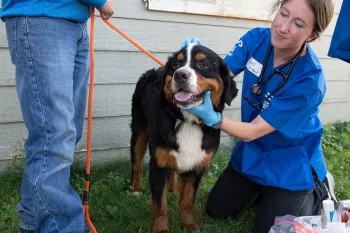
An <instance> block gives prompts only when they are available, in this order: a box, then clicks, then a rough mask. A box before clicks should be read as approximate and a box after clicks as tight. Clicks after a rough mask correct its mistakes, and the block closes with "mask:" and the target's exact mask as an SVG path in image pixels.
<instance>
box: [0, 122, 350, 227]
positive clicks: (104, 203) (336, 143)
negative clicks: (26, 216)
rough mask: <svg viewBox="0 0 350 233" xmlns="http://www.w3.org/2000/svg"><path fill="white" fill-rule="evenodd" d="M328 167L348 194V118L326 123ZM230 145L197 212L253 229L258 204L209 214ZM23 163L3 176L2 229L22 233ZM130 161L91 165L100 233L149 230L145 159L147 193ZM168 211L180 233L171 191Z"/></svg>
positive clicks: (79, 177) (78, 174)
mask: <svg viewBox="0 0 350 233" xmlns="http://www.w3.org/2000/svg"><path fill="white" fill-rule="evenodd" d="M322 145H323V149H324V152H325V157H326V160H327V167H328V169H329V170H330V171H331V172H332V173H333V175H334V176H335V180H336V196H337V197H338V199H340V200H342V199H350V171H349V169H350V123H341V124H336V125H325V133H324V136H323V140H322ZM229 156H230V150H228V149H226V148H221V149H220V150H219V151H218V153H217V154H216V156H215V158H214V160H213V163H212V165H211V166H210V168H209V169H208V171H207V173H206V175H205V177H204V178H203V180H202V182H201V184H200V188H199V191H198V195H197V199H196V203H195V214H196V216H197V219H198V222H199V224H200V226H201V229H202V231H201V232H208V233H209V232H218V233H225V232H230V233H232V232H235V233H250V232H252V226H253V223H254V219H255V209H254V208H250V209H248V210H247V211H246V212H244V213H242V215H241V216H239V217H238V218H236V219H231V220H213V219H210V218H209V217H207V216H206V214H205V202H206V199H207V196H208V193H209V191H210V189H211V187H212V186H213V184H214V182H215V180H216V179H217V177H218V175H219V174H220V173H221V172H222V170H223V169H224V168H225V167H226V166H227V163H228V160H229ZM22 167H23V165H22V163H21V162H18V161H17V162H15V163H14V165H13V166H12V167H11V168H10V169H9V170H8V171H7V172H6V174H4V175H2V176H1V177H0V179H1V186H0V206H1V210H0V232H1V233H2V232H6V233H12V232H13V233H15V232H18V224H19V216H18V214H17V212H16V210H15V206H16V203H17V202H18V201H19V187H20V181H21V177H22ZM130 171H131V164H130V162H129V161H128V160H127V161H126V160H121V161H114V162H111V163H109V164H106V165H104V166H99V167H93V169H92V176H91V179H92V185H91V189H90V193H89V200H90V216H91V219H92V221H93V223H94V225H95V227H96V229H97V230H98V232H99V233H102V232H106V233H107V232H108V233H118V232H123V233H126V232H130V233H141V232H150V228H151V216H152V214H151V201H150V191H149V188H148V178H147V175H148V170H147V163H145V169H144V172H143V177H144V179H143V187H144V191H143V192H144V195H143V196H140V197H135V196H132V195H130V193H129V190H130V187H129V185H130V174H131V172H130ZM84 177H85V174H84V171H83V170H82V169H79V168H78V167H76V166H75V167H73V169H72V177H71V183H72V184H73V186H74V187H75V189H76V190H77V191H78V192H79V193H82V190H83V187H84ZM168 200H169V202H168V214H169V223H170V226H171V231H172V232H173V233H179V232H182V231H181V229H180V227H179V226H180V224H179V216H178V206H177V201H176V194H175V193H170V194H169V196H168Z"/></svg>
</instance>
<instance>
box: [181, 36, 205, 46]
mask: <svg viewBox="0 0 350 233" xmlns="http://www.w3.org/2000/svg"><path fill="white" fill-rule="evenodd" d="M191 43H195V44H198V45H203V43H202V42H201V41H200V40H199V39H198V38H196V37H193V38H189V39H186V40H185V41H184V42H183V43H182V44H181V48H183V47H186V46H187V45H189V44H191Z"/></svg>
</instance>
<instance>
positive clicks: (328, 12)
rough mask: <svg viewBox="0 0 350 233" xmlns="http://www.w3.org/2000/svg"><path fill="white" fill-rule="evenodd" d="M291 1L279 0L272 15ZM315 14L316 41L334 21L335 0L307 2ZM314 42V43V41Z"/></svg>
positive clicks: (312, 0)
mask: <svg viewBox="0 0 350 233" xmlns="http://www.w3.org/2000/svg"><path fill="white" fill-rule="evenodd" d="M288 1H290V0H278V1H277V2H276V3H275V4H274V5H273V7H272V10H271V14H273V13H274V12H276V11H278V10H279V9H280V8H281V7H282V6H283V5H284V4H285V3H287V2H288ZM305 1H306V3H307V4H308V5H309V7H310V9H311V10H312V12H313V13H314V17H315V25H314V29H313V34H314V36H315V38H314V39H313V40H315V39H317V38H319V37H320V35H321V33H322V32H323V31H324V30H325V29H326V28H327V27H328V25H329V23H330V22H331V20H332V17H333V12H334V0H305ZM313 40H312V41H313Z"/></svg>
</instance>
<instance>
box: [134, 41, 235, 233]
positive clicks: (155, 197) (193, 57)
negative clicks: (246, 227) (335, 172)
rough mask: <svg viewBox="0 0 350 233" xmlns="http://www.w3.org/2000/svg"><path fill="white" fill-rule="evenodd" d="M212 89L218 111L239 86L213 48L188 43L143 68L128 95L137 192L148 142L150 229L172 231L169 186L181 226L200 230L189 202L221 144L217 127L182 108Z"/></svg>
mask: <svg viewBox="0 0 350 233" xmlns="http://www.w3.org/2000/svg"><path fill="white" fill-rule="evenodd" d="M208 90H210V91H211V95H210V98H211V100H212V103H213V107H214V110H215V111H217V112H222V110H223V109H224V107H225V103H226V104H227V105H230V104H231V101H232V100H233V99H234V98H235V97H236V95H237V92H238V89H237V88H236V83H235V81H234V80H233V76H231V75H230V72H229V70H228V67H227V65H226V64H225V62H224V61H223V59H222V58H220V57H219V56H218V55H217V54H216V53H215V52H213V51H212V50H210V49H209V48H207V47H205V46H201V45H197V44H189V45H188V46H187V47H184V48H182V49H181V50H180V51H178V52H175V53H174V54H173V55H172V56H171V57H169V58H168V61H167V63H166V65H165V67H164V68H159V69H157V70H156V69H152V70H149V71H147V72H146V73H144V74H143V75H142V76H141V78H140V79H139V80H138V82H137V84H136V89H135V92H134V94H133V97H132V115H131V116H132V122H131V131H132V135H131V143H130V144H131V145H130V147H131V161H132V181H131V186H132V192H133V193H134V194H140V193H141V191H142V190H141V173H142V161H143V157H144V154H145V151H146V148H147V145H148V148H149V154H150V171H149V184H150V189H151V194H152V213H153V221H152V232H153V233H160V232H162V233H165V232H170V228H169V224H168V217H167V192H169V191H175V188H176V191H177V192H178V201H179V209H180V219H181V227H182V229H185V230H194V231H199V226H198V223H197V221H196V218H195V217H194V216H193V204H194V200H195V196H196V192H197V189H198V186H199V183H200V180H201V178H202V175H203V173H204V171H205V169H206V168H207V166H208V165H209V164H210V161H211V159H212V157H213V155H214V154H215V152H216V151H217V149H218V147H219V144H220V129H214V128H212V127H209V126H207V125H205V124H204V123H203V122H202V120H201V119H200V118H198V117H196V116H195V115H193V114H191V113H189V112H187V111H186V110H185V109H187V108H191V107H194V106H196V105H199V104H201V103H203V96H204V94H203V93H204V92H205V91H208Z"/></svg>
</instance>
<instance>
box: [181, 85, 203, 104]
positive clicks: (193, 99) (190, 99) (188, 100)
mask: <svg viewBox="0 0 350 233" xmlns="http://www.w3.org/2000/svg"><path fill="white" fill-rule="evenodd" d="M174 103H176V104H178V105H180V106H181V107H183V108H190V107H194V106H196V105H199V104H201V103H203V93H199V94H193V93H191V92H188V91H186V90H184V89H180V90H178V91H177V92H176V93H175V95H174Z"/></svg>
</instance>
